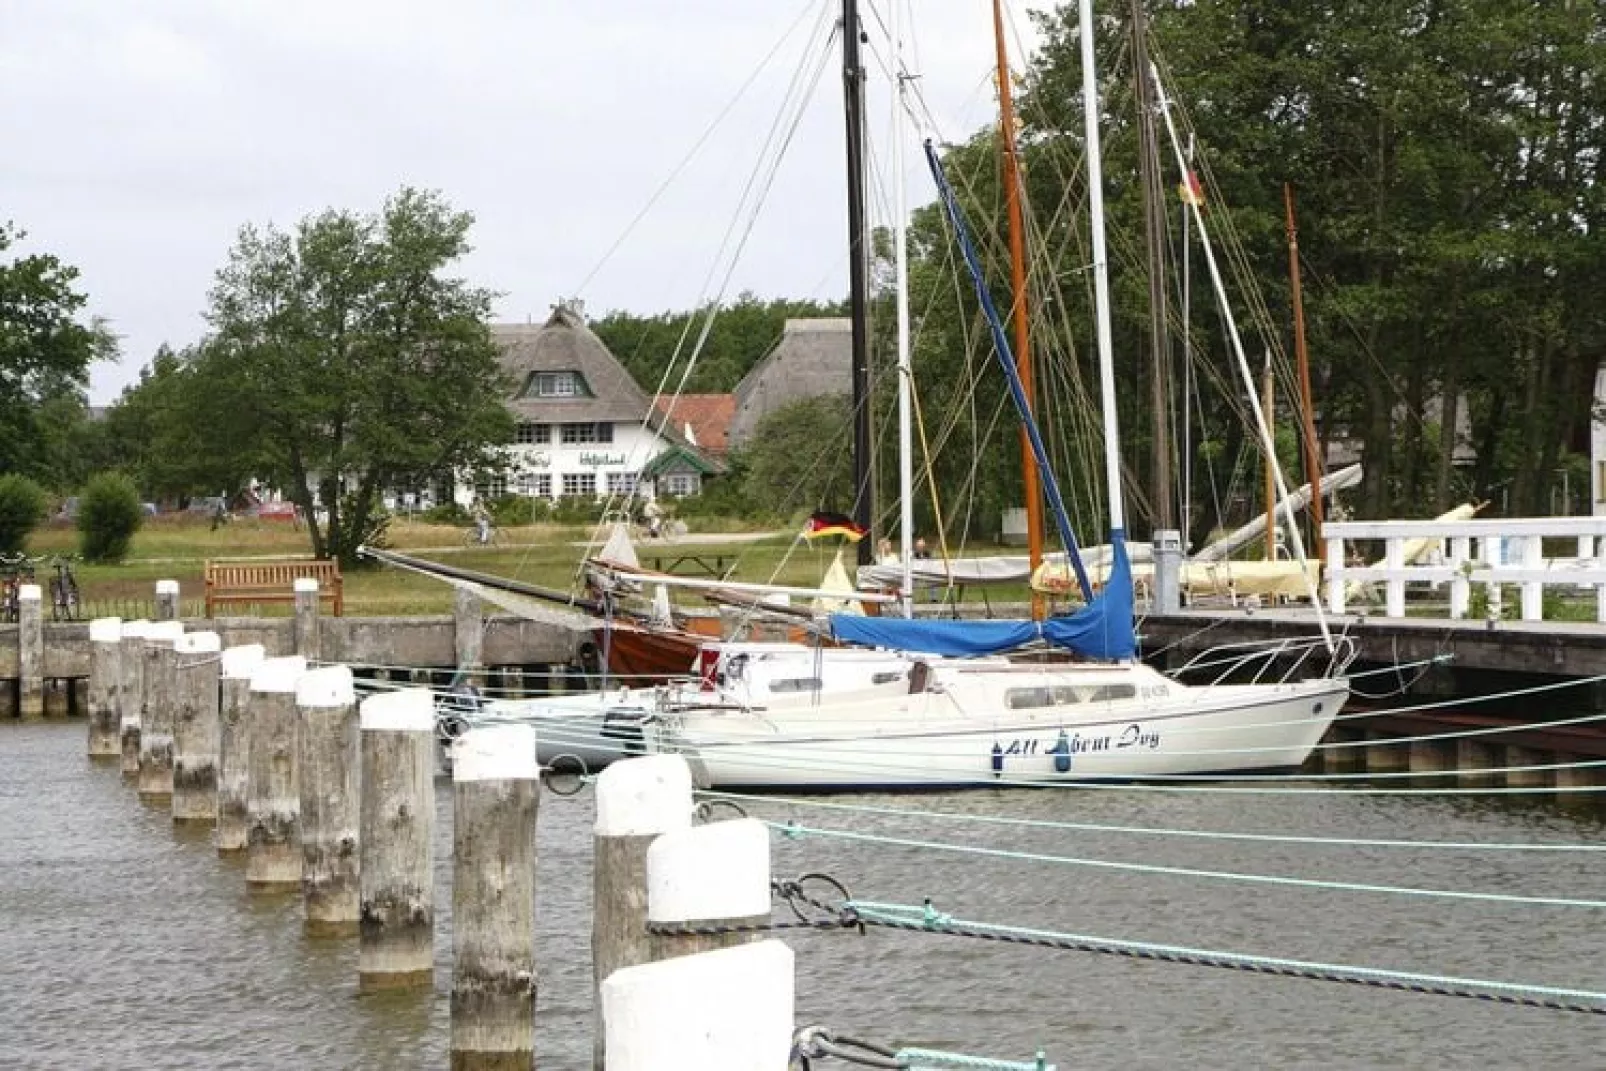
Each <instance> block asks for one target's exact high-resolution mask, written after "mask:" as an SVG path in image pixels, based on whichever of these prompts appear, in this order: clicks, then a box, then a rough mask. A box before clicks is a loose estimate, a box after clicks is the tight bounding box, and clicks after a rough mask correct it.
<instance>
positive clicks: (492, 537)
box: [463, 524, 502, 547]
mask: <svg viewBox="0 0 1606 1071" xmlns="http://www.w3.org/2000/svg"><path fill="white" fill-rule="evenodd" d="M501 541H502V531H501V529H499V528H497V527H496V525H494V524H487V525H486V526H485V529H484V531H483V532H482V531H481V530H480V528H479V526H478V525H470V526H469V528H468V530H467V531H466V532H464V533H463V545H464V546H465V547H494V546H497V545H498V544H500V543H501Z"/></svg>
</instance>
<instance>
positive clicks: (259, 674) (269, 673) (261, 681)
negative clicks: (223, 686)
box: [251, 655, 307, 695]
mask: <svg viewBox="0 0 1606 1071" xmlns="http://www.w3.org/2000/svg"><path fill="white" fill-rule="evenodd" d="M306 671H307V660H306V659H305V658H302V657H301V656H300V655H291V656H290V657H288V658H264V659H263V660H262V661H260V662H258V663H257V664H256V665H255V666H254V667H252V669H251V690H252V691H253V692H273V693H276V694H279V695H294V694H295V690H296V680H297V679H298V678H299V677H300V676H301V675H302V674H303V673H305V672H306Z"/></svg>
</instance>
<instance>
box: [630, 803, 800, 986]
mask: <svg viewBox="0 0 1606 1071" xmlns="http://www.w3.org/2000/svg"><path fill="white" fill-rule="evenodd" d="M647 918H648V920H649V921H651V922H654V923H660V924H667V925H674V926H696V927H713V928H718V927H720V926H724V925H731V926H757V925H762V924H764V923H767V922H769V920H770V835H769V830H767V829H766V828H765V827H764V823H762V822H760V821H759V820H758V819H756V818H739V819H736V820H734V821H728V822H713V823H710V824H709V825H706V826H692V827H691V828H689V829H679V830H675V831H674V832H672V833H665V834H664V835H663V836H661V837H659V838H658V839H657V840H655V841H653V842H652V847H650V848H648V849H647ZM762 936H763V934H762V933H758V932H750V933H724V934H698V935H686V936H660V937H657V938H655V940H654V942H653V945H654V949H653V959H655V960H661V959H671V958H673V957H675V956H689V955H691V954H692V953H695V952H707V951H709V950H711V949H715V948H729V947H730V946H732V945H739V944H747V943H749V942H751V941H755V940H757V939H759V938H760V937H762Z"/></svg>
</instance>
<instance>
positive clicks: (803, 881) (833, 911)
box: [786, 873, 853, 922]
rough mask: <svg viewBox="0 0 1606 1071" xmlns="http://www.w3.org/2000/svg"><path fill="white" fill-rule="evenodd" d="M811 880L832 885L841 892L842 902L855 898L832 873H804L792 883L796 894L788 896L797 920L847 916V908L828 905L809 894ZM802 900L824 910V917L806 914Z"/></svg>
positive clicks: (819, 909)
mask: <svg viewBox="0 0 1606 1071" xmlns="http://www.w3.org/2000/svg"><path fill="white" fill-rule="evenodd" d="M810 882H816V883H819V884H822V885H828V886H830V887H831V889H832V890H834V891H835V892H837V893H840V894H841V902H842V903H843V904H846V903H847V902H848V901H849V900H851V899H853V894H852V893H850V892H848V887H847V886H846V885H843V884H842V883H841V882H840V881H838V880H836V879H835V878H833V877H832V876H831V875H829V874H819V873H814V874H803V875H801V876H800V877H799V878H798V879H797V881H795V882H792V883H791V891H793V892H794V893H795V895H790V896H788V897H787V898H786V903H787V906H788V907H790V908H791V909H792V914H794V915H796V916H797V920H798V921H799V922H823V921H826V920H827V919H837V920H840V919H843V918H845V917H846V909H845V908H842V907H831V906H828V905H827V904H825V903H824V902H823V901H821V900H820V898H819V897H817V896H810V895H809V892H808V889H807V885H808V884H809V883H810ZM800 900H801V901H802V902H803V903H805V904H807V905H808V906H810V907H812V908H814V909H815V910H817V911H820V912H823V913H824V917H810V916H809V915H805V914H804V913H803V910H802V909H801V908H800V907H798V901H800Z"/></svg>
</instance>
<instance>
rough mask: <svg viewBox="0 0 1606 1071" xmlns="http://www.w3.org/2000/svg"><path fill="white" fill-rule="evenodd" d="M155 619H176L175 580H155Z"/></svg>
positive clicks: (176, 583) (176, 596) (176, 588)
mask: <svg viewBox="0 0 1606 1071" xmlns="http://www.w3.org/2000/svg"><path fill="white" fill-rule="evenodd" d="M156 620H158V621H177V620H178V581H177V580H158V581H157V582H156Z"/></svg>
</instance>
